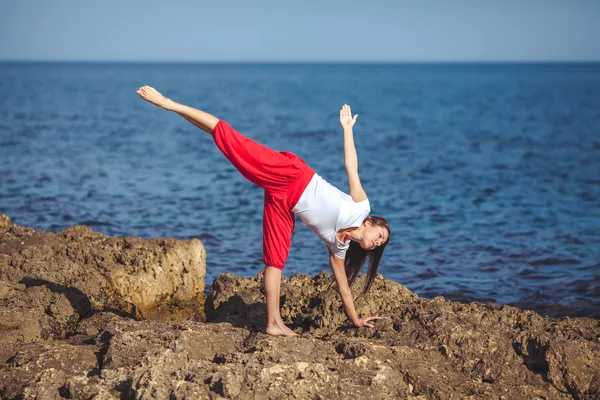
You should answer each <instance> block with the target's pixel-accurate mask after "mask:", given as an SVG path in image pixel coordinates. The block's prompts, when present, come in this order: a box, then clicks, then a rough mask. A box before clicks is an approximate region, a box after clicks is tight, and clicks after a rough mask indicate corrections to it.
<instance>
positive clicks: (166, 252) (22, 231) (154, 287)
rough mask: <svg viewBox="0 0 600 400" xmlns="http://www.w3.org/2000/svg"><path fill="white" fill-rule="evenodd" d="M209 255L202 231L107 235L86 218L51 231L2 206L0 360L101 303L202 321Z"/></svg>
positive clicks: (149, 315) (67, 327) (57, 332)
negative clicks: (148, 236)
mask: <svg viewBox="0 0 600 400" xmlns="http://www.w3.org/2000/svg"><path fill="white" fill-rule="evenodd" d="M205 260H206V255H205V250H204V246H203V245H202V243H200V241H199V240H197V239H192V240H189V241H177V240H173V239H153V240H142V239H139V238H116V237H107V236H104V235H102V234H100V233H96V232H93V231H92V230H91V229H90V228H88V227H85V226H75V227H72V228H69V229H66V230H64V231H63V232H61V233H59V234H53V233H49V232H44V231H36V230H33V229H29V228H25V227H22V226H18V225H11V224H10V220H9V219H8V217H7V216H5V215H2V214H0V332H2V334H1V335H0V361H2V360H3V359H4V357H3V356H5V350H6V349H7V348H8V349H10V348H11V347H12V346H13V344H14V343H16V342H17V341H18V342H19V343H28V342H35V341H37V340H40V339H65V338H67V337H68V336H69V335H70V334H71V333H72V332H73V330H74V329H75V326H76V325H77V322H78V321H79V320H80V319H82V318H87V317H89V316H91V315H93V314H94V313H97V312H99V311H112V312H114V313H119V314H121V315H124V316H129V317H132V318H135V319H158V320H184V319H195V320H200V321H202V320H204V310H203V307H204V275H205V272H206V263H205Z"/></svg>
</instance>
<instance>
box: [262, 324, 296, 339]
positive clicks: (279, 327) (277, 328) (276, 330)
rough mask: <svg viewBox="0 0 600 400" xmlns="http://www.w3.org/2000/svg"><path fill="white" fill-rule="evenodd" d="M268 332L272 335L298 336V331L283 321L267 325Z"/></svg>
mask: <svg viewBox="0 0 600 400" xmlns="http://www.w3.org/2000/svg"><path fill="white" fill-rule="evenodd" d="M267 333H268V334H269V335H272V336H287V337H294V336H298V335H297V334H296V332H294V331H293V330H291V329H290V328H288V327H287V326H285V324H284V323H283V322H279V323H274V324H270V325H268V326H267Z"/></svg>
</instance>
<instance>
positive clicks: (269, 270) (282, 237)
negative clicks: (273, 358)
mask: <svg viewBox="0 0 600 400" xmlns="http://www.w3.org/2000/svg"><path fill="white" fill-rule="evenodd" d="M294 226H295V220H294V214H293V213H292V212H291V211H290V210H289V209H288V207H287V206H286V204H285V201H283V200H281V199H279V198H273V197H272V196H271V195H270V194H269V193H267V192H265V201H264V210H263V260H264V262H265V274H264V285H265V296H266V297H267V333H268V334H269V335H277V336H296V334H295V333H294V331H292V330H291V329H290V328H288V327H287V326H285V324H284V323H283V320H282V319H281V313H280V311H279V299H280V297H281V294H280V293H281V270H282V269H283V267H284V265H285V261H286V260H287V258H288V254H289V252H290V247H291V245H292V233H293V232H294Z"/></svg>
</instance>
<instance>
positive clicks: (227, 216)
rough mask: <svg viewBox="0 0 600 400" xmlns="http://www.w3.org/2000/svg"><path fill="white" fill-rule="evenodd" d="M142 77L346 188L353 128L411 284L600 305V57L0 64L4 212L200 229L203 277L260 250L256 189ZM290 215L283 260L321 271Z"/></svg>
mask: <svg viewBox="0 0 600 400" xmlns="http://www.w3.org/2000/svg"><path fill="white" fill-rule="evenodd" d="M145 84H148V85H151V86H154V87H156V88H157V89H159V90H161V91H162V92H163V93H164V94H165V95H167V96H169V97H171V98H173V99H174V100H176V101H179V102H183V103H186V104H189V105H192V106H195V107H197V108H202V109H205V110H207V111H209V112H211V113H213V114H215V115H216V116H218V117H219V118H222V119H225V120H227V121H228V122H229V123H230V124H231V125H233V126H234V127H235V128H237V129H238V130H239V131H241V132H242V133H244V134H246V135H247V136H249V137H251V138H253V139H255V140H257V141H259V142H261V143H264V144H266V145H268V146H270V147H272V148H275V149H277V150H288V151H292V152H294V153H296V154H298V155H299V156H301V157H302V158H303V159H304V160H306V161H307V162H308V163H309V164H310V165H311V166H312V167H313V168H315V169H316V170H317V172H318V173H319V174H320V175H321V176H323V177H324V178H325V179H327V180H328V181H329V182H331V183H332V184H334V185H336V186H337V187H339V188H340V189H342V190H344V191H347V181H346V177H345V173H344V168H343V141H342V134H341V130H340V128H339V109H340V106H341V105H342V104H344V103H348V104H350V105H351V106H352V109H353V111H354V112H355V113H358V114H359V117H358V121H357V125H356V126H355V142H356V147H357V150H358V156H359V165H360V176H361V179H362V182H363V186H364V188H365V190H366V192H367V194H368V195H369V198H370V201H371V206H372V209H373V214H375V215H382V216H384V217H386V218H387V219H388V221H389V222H390V224H391V226H392V239H391V242H390V244H389V246H388V247H387V250H386V253H385V254H384V257H383V259H382V263H381V265H380V272H381V273H382V274H383V275H384V276H385V277H387V278H390V279H393V280H394V281H397V282H400V283H402V284H404V285H406V286H407V287H408V288H409V289H411V290H413V291H415V292H416V293H418V294H419V295H421V296H424V297H428V298H431V297H434V296H438V295H442V296H445V297H446V298H447V299H453V300H461V301H480V302H488V301H489V302H494V303H498V304H513V305H517V306H520V307H524V308H529V309H534V310H536V311H538V312H540V313H542V314H543V315H550V316H555V317H558V316H563V315H569V316H588V317H596V318H600V101H599V99H600V64H531V65H528V64H425V65H420V64H404V65H395V64H357V65H350V64H143V63H140V64H137V63H132V64H112V63H100V64H94V63H2V64H0V93H1V96H0V212H1V213H4V214H7V215H9V216H10V217H11V219H12V221H13V222H14V223H17V224H20V225H26V226H31V227H34V228H36V229H46V230H50V231H53V232H59V231H61V230H62V229H64V228H66V227H68V226H72V225H76V224H85V225H89V226H91V227H92V228H93V229H94V230H96V231H99V232H102V233H105V234H109V235H119V236H140V237H143V238H154V237H174V238H180V239H186V238H192V237H197V238H200V239H201V240H202V242H203V243H204V245H205V246H206V249H207V254H208V257H207V267H208V268H207V278H206V280H207V285H210V284H211V283H212V281H213V279H214V278H215V277H216V276H217V275H218V274H219V273H221V272H232V273H235V274H238V275H243V276H254V275H255V274H256V273H257V272H258V271H259V270H260V269H262V268H263V265H262V255H261V246H262V244H261V243H262V241H261V235H262V233H261V229H262V222H261V221H262V202H263V196H262V190H261V189H260V188H257V187H254V186H252V184H250V183H249V182H247V181H246V180H245V179H244V178H243V177H242V176H241V175H240V174H239V173H238V172H237V171H236V170H235V169H234V168H233V167H232V166H231V165H230V164H229V163H228V161H227V160H226V159H225V158H224V157H223V155H222V154H221V153H220V152H219V150H218V149H217V148H216V147H215V145H214V143H213V142H212V140H211V138H210V136H208V135H207V134H206V133H204V132H202V131H200V130H199V129H197V128H195V127H194V126H192V125H191V124H189V123H188V122H187V121H185V120H184V119H182V118H181V117H179V116H177V115H176V114H172V113H169V112H166V111H163V110H160V109H158V108H156V107H153V106H151V105H150V104H148V103H145V102H144V101H142V100H141V99H140V98H138V96H137V95H136V93H135V90H136V89H137V88H138V87H139V86H142V85H145ZM328 268H329V267H328V259H327V250H326V248H325V246H324V245H323V244H322V243H321V242H320V240H319V239H318V238H317V237H316V236H315V235H314V234H313V233H312V232H311V231H310V230H309V229H308V228H307V227H305V226H304V225H303V224H302V223H301V222H300V221H299V220H298V222H297V224H296V230H295V233H294V237H293V246H292V249H291V252H290V257H289V259H288V263H287V265H286V268H285V269H284V275H285V276H286V277H289V276H290V275H292V274H295V273H306V274H311V275H314V274H316V273H318V272H320V271H322V270H324V269H325V270H328Z"/></svg>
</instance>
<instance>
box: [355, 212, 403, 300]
mask: <svg viewBox="0 0 600 400" xmlns="http://www.w3.org/2000/svg"><path fill="white" fill-rule="evenodd" d="M365 221H369V222H371V224H373V225H376V226H382V227H384V228H386V229H387V231H388V239H387V240H386V241H385V243H384V244H382V245H381V246H379V247H376V248H374V249H373V250H365V249H363V248H362V247H360V244H358V243H357V242H354V241H352V242H350V248H349V249H348V250H347V251H346V259H345V260H344V267H345V269H346V277H348V284H349V285H350V286H352V283H354V280H355V279H356V277H357V276H358V272H359V271H360V270H361V268H362V267H363V265H365V263H366V262H367V260H368V262H369V269H368V270H367V284H366V285H365V288H364V291H363V293H364V294H367V292H368V291H369V289H371V285H372V284H373V281H374V280H375V276H377V267H379V261H381V256H382V255H383V250H385V247H386V246H387V244H388V243H389V241H390V237H391V236H392V231H391V229H390V225H389V224H388V222H387V221H386V220H385V218H382V217H377V216H374V215H373V216H368V217H367V218H366V219H365Z"/></svg>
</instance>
